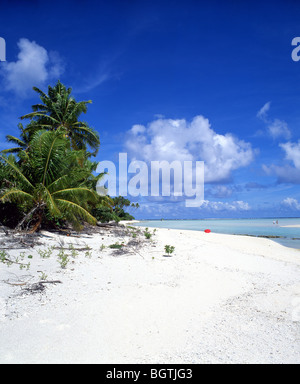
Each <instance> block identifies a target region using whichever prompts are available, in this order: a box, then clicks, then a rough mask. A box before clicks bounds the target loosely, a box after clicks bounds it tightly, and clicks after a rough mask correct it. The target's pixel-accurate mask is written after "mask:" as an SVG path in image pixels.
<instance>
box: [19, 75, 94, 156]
mask: <svg viewBox="0 0 300 384" xmlns="http://www.w3.org/2000/svg"><path fill="white" fill-rule="evenodd" d="M33 89H34V91H36V92H37V93H38V94H39V96H40V99H41V101H42V104H36V105H33V106H32V109H33V112H31V113H29V114H27V115H24V116H22V117H21V119H22V120H23V119H30V123H29V125H28V126H27V128H26V129H25V132H31V133H33V132H36V131H38V130H40V129H46V130H49V131H53V130H57V129H63V130H64V132H65V135H66V136H67V137H68V138H69V140H70V143H71V146H72V148H73V149H75V150H80V149H84V150H87V147H90V148H91V149H92V150H93V153H91V155H94V156H95V155H96V154H97V152H98V149H99V146H100V139H99V135H98V133H97V132H96V131H95V130H94V129H92V128H91V127H89V125H88V124H87V123H86V122H84V121H78V120H79V117H80V115H81V114H82V113H86V112H87V105H88V104H90V103H91V100H89V101H80V102H76V100H75V99H74V97H73V96H72V95H71V92H72V89H71V88H66V87H65V86H64V85H63V84H62V83H61V82H60V81H58V82H57V84H56V85H55V86H54V87H51V86H49V87H48V94H45V93H44V92H43V91H41V90H40V89H39V88H37V87H33Z"/></svg>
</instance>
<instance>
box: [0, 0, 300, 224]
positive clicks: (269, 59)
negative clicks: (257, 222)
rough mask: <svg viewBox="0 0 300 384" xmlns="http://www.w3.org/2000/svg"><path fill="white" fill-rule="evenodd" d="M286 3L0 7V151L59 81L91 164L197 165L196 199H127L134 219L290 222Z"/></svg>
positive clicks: (295, 16)
mask: <svg viewBox="0 0 300 384" xmlns="http://www.w3.org/2000/svg"><path fill="white" fill-rule="evenodd" d="M299 19H300V4H299V2H297V1H237V0H235V1H233V0H232V1H209V2H206V1H191V0H185V1H163V0H160V1H155V0H152V1H144V0H139V1H138V0H128V1H127V0H123V1H114V0H111V1H85V2H83V1H64V0H61V1H60V2H57V1H52V2H50V3H49V2H46V1H38V0H36V1H14V0H10V1H6V0H4V1H3V0H1V1H0V36H1V37H3V38H4V39H5V41H6V59H7V61H6V62H0V118H1V126H0V149H4V148H5V147H7V143H6V142H5V135H7V134H14V135H17V134H18V130H17V124H18V122H19V120H18V118H19V117H20V116H22V115H23V114H25V113H28V112H29V111H30V110H31V105H32V104H34V103H36V102H37V96H36V94H35V93H34V92H33V91H32V86H38V87H40V88H42V89H44V90H46V89H47V86H48V85H49V84H51V85H54V84H55V82H56V81H57V80H58V79H60V80H61V81H62V82H63V83H64V84H66V85H67V86H71V87H72V88H73V94H74V96H75V97H76V99H77V100H90V99H91V100H92V101H93V104H92V105H91V106H89V110H88V114H87V115H86V116H84V119H85V120H86V121H87V122H88V123H89V124H90V125H91V126H92V127H94V128H95V129H96V130H97V131H98V132H99V134H100V137H101V149H100V151H99V154H98V155H97V158H96V160H97V161H103V160H111V161H114V162H116V161H117V160H118V154H119V153H120V152H126V153H128V158H129V160H130V159H134V158H135V159H139V160H143V161H145V162H150V161H151V160H167V161H170V162H171V161H173V160H176V159H180V160H182V161H184V160H190V159H192V160H193V161H197V160H198V161H204V162H205V203H204V204H203V206H202V207H200V208H186V207H185V205H184V201H183V199H178V198H177V199H176V198H174V197H173V196H171V197H170V198H151V197H149V198H148V197H140V198H135V199H133V200H134V201H139V202H140V204H141V208H140V209H139V211H137V212H136V217H137V218H161V217H164V218H205V217H273V216H278V217H284V216H285V217H299V216H300V130H299V127H300V90H299V83H300V62H295V61H293V60H292V57H291V54H292V50H293V49H294V48H295V47H293V46H292V45H291V42H292V40H293V38H294V37H297V36H300V28H299Z"/></svg>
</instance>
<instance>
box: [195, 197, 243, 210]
mask: <svg viewBox="0 0 300 384" xmlns="http://www.w3.org/2000/svg"><path fill="white" fill-rule="evenodd" d="M201 209H208V210H210V211H214V212H217V211H231V212H232V211H233V212H236V211H249V210H250V209H251V207H250V205H249V204H248V203H246V202H244V201H232V202H222V201H208V200H204V202H203V204H202V205H201Z"/></svg>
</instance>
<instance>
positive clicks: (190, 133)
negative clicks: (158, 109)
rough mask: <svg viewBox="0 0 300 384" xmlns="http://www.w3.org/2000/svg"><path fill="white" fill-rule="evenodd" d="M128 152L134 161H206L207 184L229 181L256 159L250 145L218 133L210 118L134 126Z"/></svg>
mask: <svg viewBox="0 0 300 384" xmlns="http://www.w3.org/2000/svg"><path fill="white" fill-rule="evenodd" d="M125 149H126V150H127V152H128V153H129V155H131V157H132V158H133V159H138V160H143V161H146V162H147V163H149V162H151V161H163V160H165V161H168V162H170V163H171V162H172V161H174V160H177V161H180V162H183V161H187V160H190V161H204V163H205V182H206V183H218V182H227V181H229V180H230V179H231V177H232V172H233V171H234V170H237V169H239V168H241V167H245V166H247V165H249V164H250V163H251V162H252V161H253V159H254V151H253V149H252V147H251V144H249V143H246V142H244V141H243V140H239V139H238V138H237V137H235V136H233V135H232V134H230V133H227V134H225V135H220V134H217V133H216V132H215V131H214V130H213V129H212V128H211V126H210V123H209V121H208V119H206V118H205V117H203V116H196V117H194V118H193V119H192V121H191V122H188V121H186V120H185V119H180V120H173V119H157V120H155V121H153V122H151V123H150V124H148V125H147V127H146V126H142V125H134V126H133V127H132V128H131V130H130V131H129V132H128V138H127V140H126V142H125Z"/></svg>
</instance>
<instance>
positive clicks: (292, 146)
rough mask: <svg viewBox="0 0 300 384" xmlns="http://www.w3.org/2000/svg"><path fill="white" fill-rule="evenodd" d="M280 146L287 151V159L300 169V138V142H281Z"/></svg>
mask: <svg viewBox="0 0 300 384" xmlns="http://www.w3.org/2000/svg"><path fill="white" fill-rule="evenodd" d="M280 147H281V148H282V149H283V150H284V151H285V154H286V159H287V160H290V161H292V162H293V163H294V166H295V167H296V168H297V169H298V170H299V171H300V140H299V141H298V143H290V142H288V143H285V144H280Z"/></svg>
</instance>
